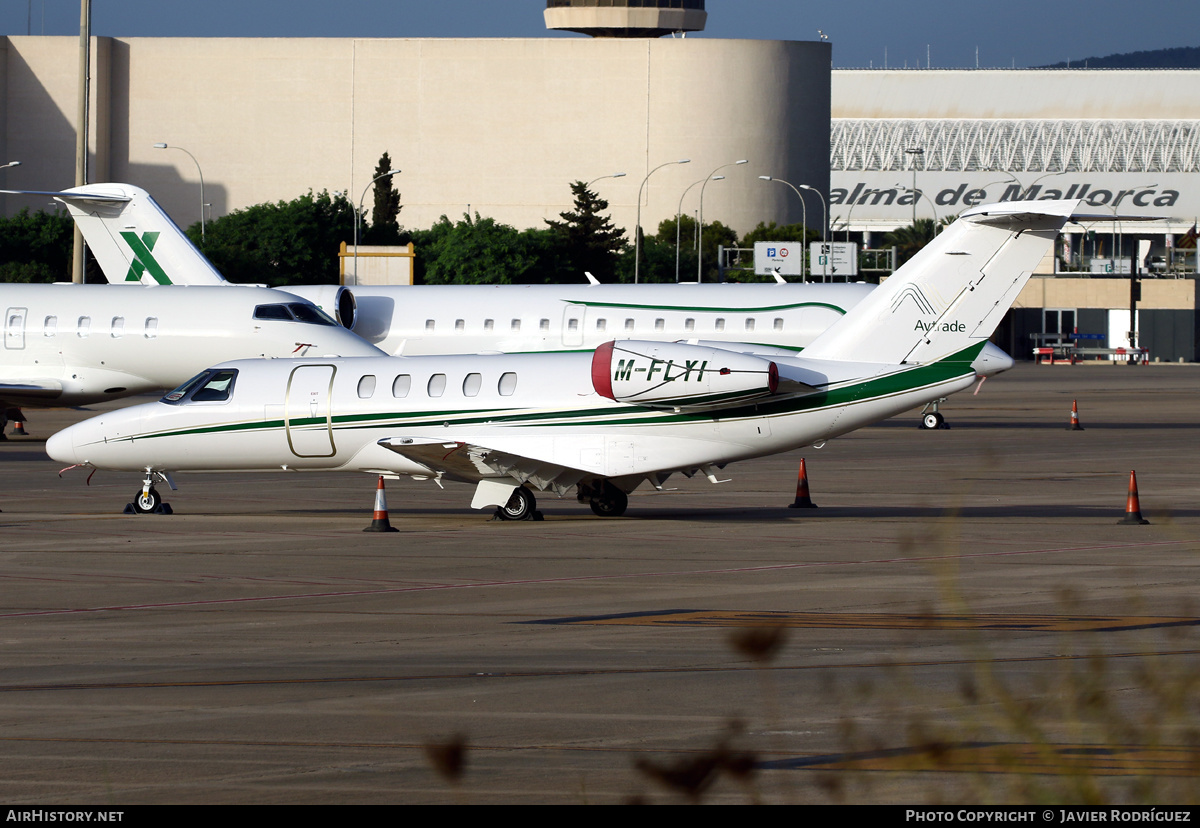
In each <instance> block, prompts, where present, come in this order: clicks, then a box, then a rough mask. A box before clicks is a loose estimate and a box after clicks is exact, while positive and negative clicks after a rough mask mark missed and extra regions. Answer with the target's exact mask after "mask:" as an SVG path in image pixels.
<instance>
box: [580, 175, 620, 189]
mask: <svg viewBox="0 0 1200 828" xmlns="http://www.w3.org/2000/svg"><path fill="white" fill-rule="evenodd" d="M624 177H625V173H613V174H612V175H602V176H600V177H599V178H593V179H592V180H591V181H589V182H588V183H587V187H588V189H591V187H592V185H593V184H595V183H596V182H597V181H603V180H604V179H606V178H624Z"/></svg>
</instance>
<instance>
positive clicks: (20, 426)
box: [13, 420, 29, 437]
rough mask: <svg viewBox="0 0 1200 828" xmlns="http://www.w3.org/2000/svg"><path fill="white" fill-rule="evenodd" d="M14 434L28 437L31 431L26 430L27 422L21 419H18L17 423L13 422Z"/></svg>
mask: <svg viewBox="0 0 1200 828" xmlns="http://www.w3.org/2000/svg"><path fill="white" fill-rule="evenodd" d="M13 434H19V435H20V436H22V437H28V436H29V432H28V431H26V430H25V423H23V422H22V421H20V420H17V421H16V422H15V423H13Z"/></svg>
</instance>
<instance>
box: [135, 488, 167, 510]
mask: <svg viewBox="0 0 1200 828" xmlns="http://www.w3.org/2000/svg"><path fill="white" fill-rule="evenodd" d="M161 505H162V495H160V494H159V493H158V490H157V489H155V488H154V487H153V486H151V487H150V491H149V492H147V493H145V494H143V493H142V490H141V489H138V491H137V494H135V495H134V496H133V508H134V509H135V510H136V511H137V512H138V513H139V514H143V515H148V514H150V513H151V512H153V511H154V510H155V509H157V508H158V507H159V506H161Z"/></svg>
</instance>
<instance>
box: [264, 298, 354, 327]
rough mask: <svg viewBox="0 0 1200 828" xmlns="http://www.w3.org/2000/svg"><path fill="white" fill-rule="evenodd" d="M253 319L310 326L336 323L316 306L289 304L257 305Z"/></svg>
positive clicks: (335, 324)
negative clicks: (299, 323)
mask: <svg viewBox="0 0 1200 828" xmlns="http://www.w3.org/2000/svg"><path fill="white" fill-rule="evenodd" d="M254 318H255V319H276V320H280V321H283V322H305V323H308V324H310V325H332V326H334V327H337V322H334V321H333V319H331V318H330V317H328V316H326V315H325V313H324V312H322V311H321V309H320V308H318V307H317V306H316V305H306V304H304V303H303V302H289V303H287V304H278V305H258V306H257V307H255V309H254Z"/></svg>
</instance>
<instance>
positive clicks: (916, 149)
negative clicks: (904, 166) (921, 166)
mask: <svg viewBox="0 0 1200 828" xmlns="http://www.w3.org/2000/svg"><path fill="white" fill-rule="evenodd" d="M904 154H905V155H911V156H912V174H913V185H912V191H913V192H914V193H915V192H916V191H917V156H918V155H919V156H921V161H922V162H923V161H924V160H925V150H924V149H923V148H921V147H912V148H910V149H906V150H905V151H904ZM912 223H913V224H916V223H917V199H916V197H915V196H914V197H913V216H912Z"/></svg>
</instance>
